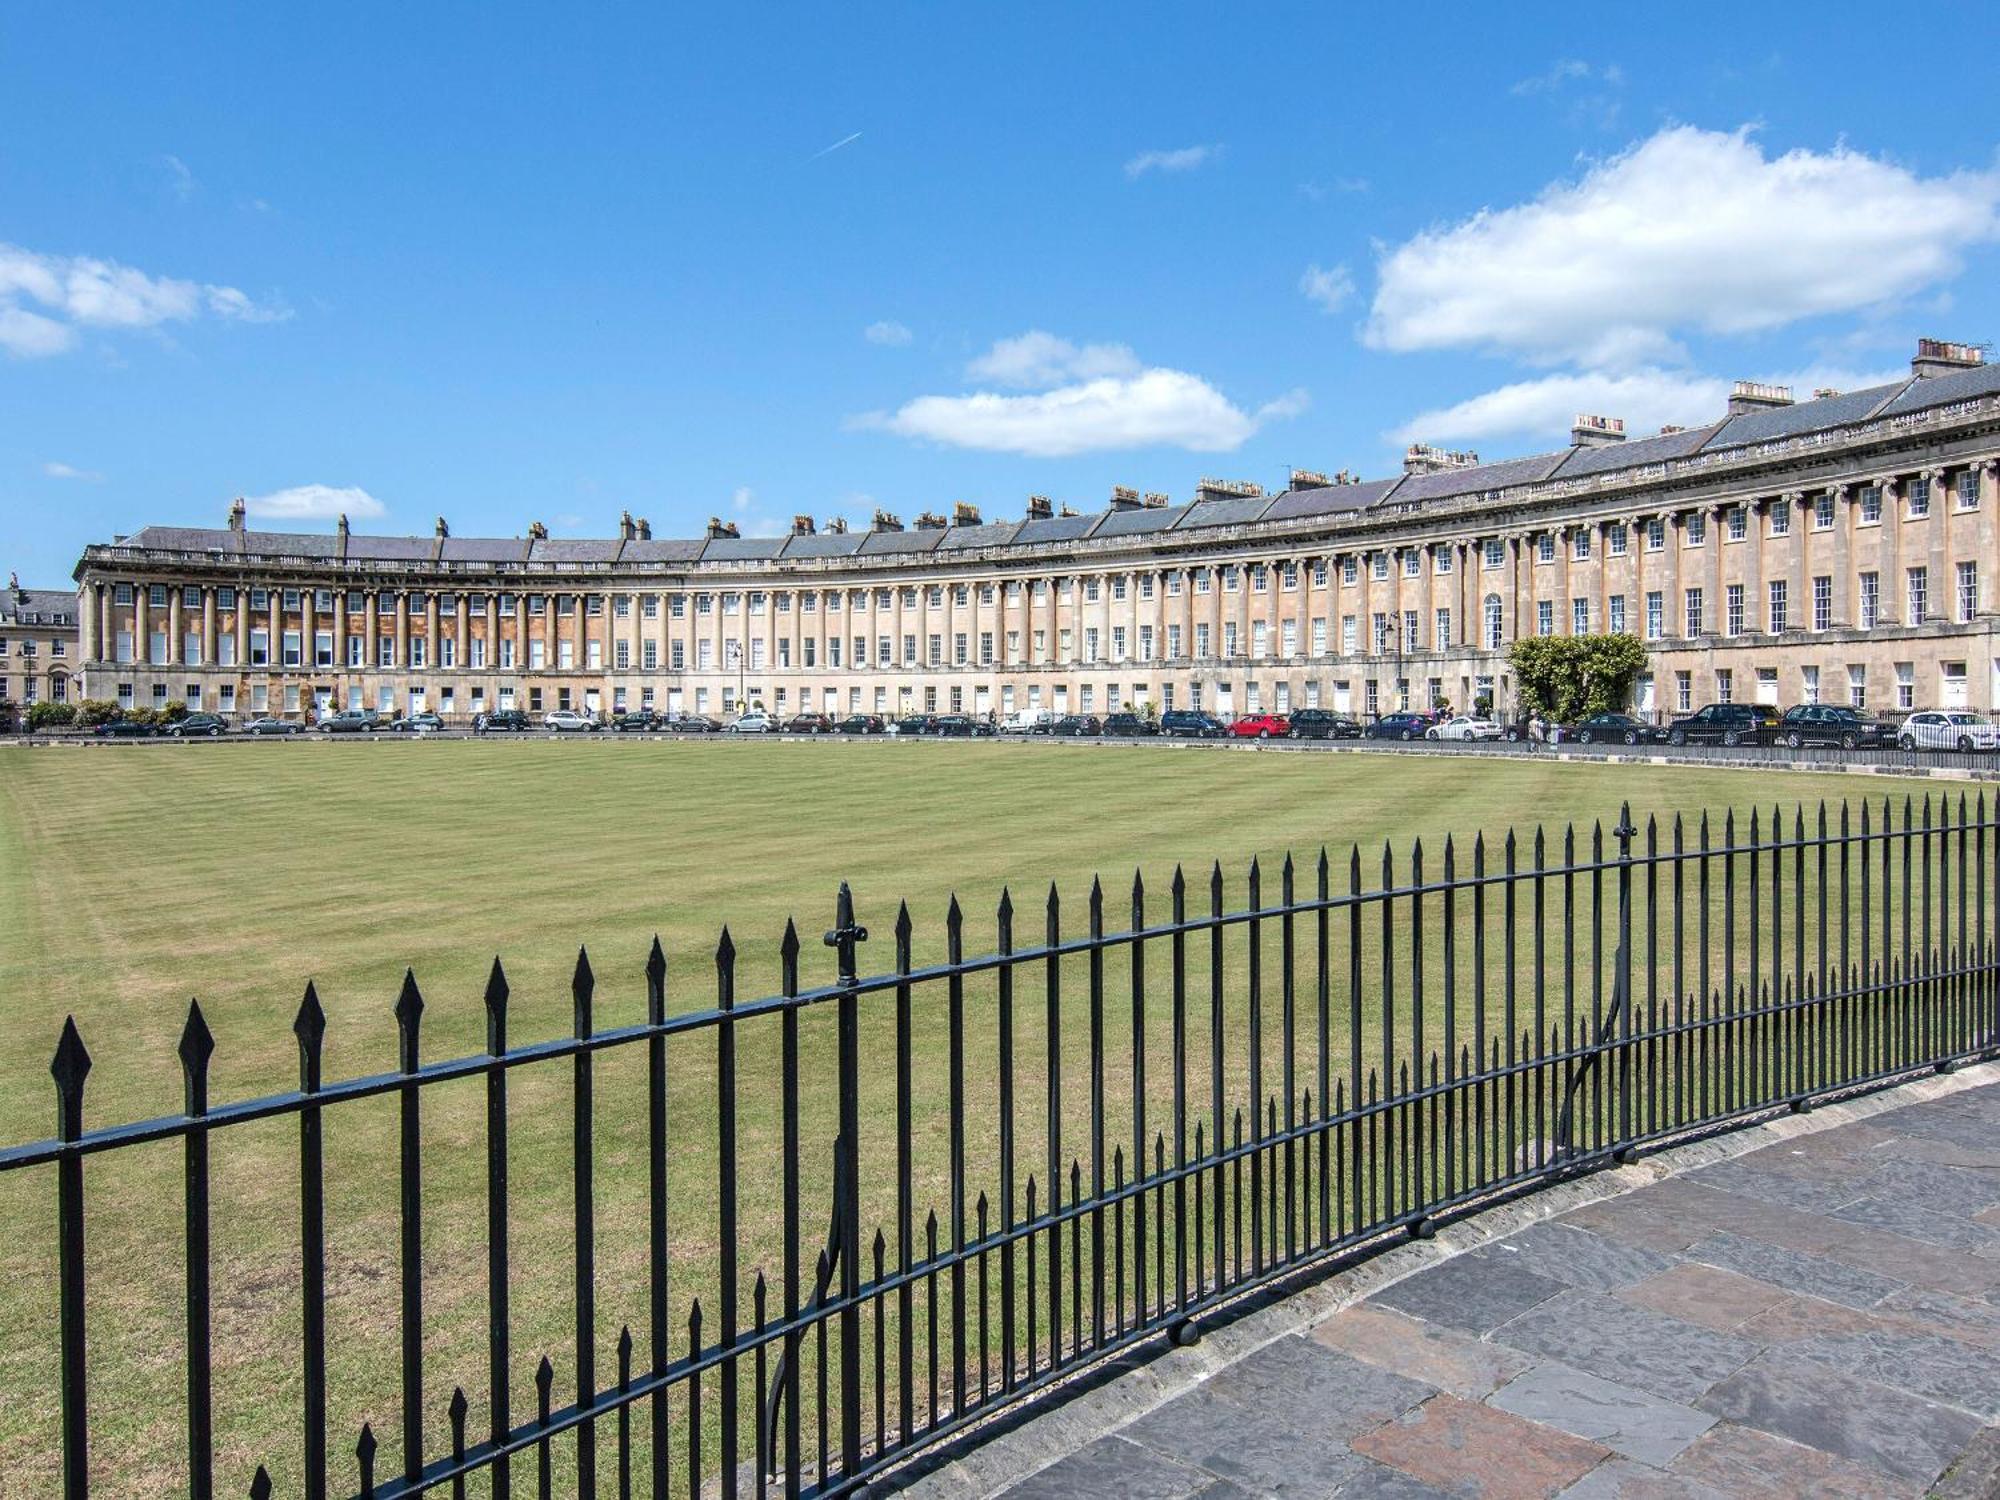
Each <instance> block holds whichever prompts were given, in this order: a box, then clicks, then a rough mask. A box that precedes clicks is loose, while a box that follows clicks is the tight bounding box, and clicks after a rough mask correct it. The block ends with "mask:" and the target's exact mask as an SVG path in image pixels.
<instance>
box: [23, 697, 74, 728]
mask: <svg viewBox="0 0 2000 1500" xmlns="http://www.w3.org/2000/svg"><path fill="white" fill-rule="evenodd" d="M75 722H76V709H75V707H74V706H72V705H71V704H68V703H31V704H29V705H28V728H29V729H30V730H31V731H33V730H42V729H61V728H63V727H65V726H67V725H70V724H74V723H75Z"/></svg>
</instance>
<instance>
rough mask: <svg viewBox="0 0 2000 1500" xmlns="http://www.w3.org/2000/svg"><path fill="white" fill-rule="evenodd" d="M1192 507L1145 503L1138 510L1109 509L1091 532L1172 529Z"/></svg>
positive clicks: (1110, 533) (1118, 533)
mask: <svg viewBox="0 0 2000 1500" xmlns="http://www.w3.org/2000/svg"><path fill="white" fill-rule="evenodd" d="M1191 508H1192V507H1190V506H1186V505H1145V506H1141V507H1140V508H1139V509H1137V510H1107V511H1105V512H1104V514H1103V516H1102V517H1101V518H1100V519H1099V521H1098V523H1097V527H1096V529H1095V530H1094V531H1092V532H1091V533H1090V534H1091V535H1092V536H1093V537H1099V536H1144V535H1146V534H1147V533H1149V532H1154V531H1170V530H1172V529H1173V527H1174V526H1176V525H1177V524H1179V522H1180V519H1181V518H1182V517H1183V516H1185V515H1186V514H1187V513H1188V511H1189V510H1190V509H1191Z"/></svg>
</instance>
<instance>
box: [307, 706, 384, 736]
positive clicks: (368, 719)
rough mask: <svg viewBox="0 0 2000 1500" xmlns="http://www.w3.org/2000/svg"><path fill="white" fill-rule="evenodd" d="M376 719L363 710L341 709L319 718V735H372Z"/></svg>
mask: <svg viewBox="0 0 2000 1500" xmlns="http://www.w3.org/2000/svg"><path fill="white" fill-rule="evenodd" d="M376 722H377V721H376V717H375V715H374V714H372V713H370V712H369V711H368V710H367V709H365V708H343V709H339V710H337V711H336V712H334V713H330V714H321V715H320V716H319V728H320V733H321V734H373V733H374V732H375V726H376Z"/></svg>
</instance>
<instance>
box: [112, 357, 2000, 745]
mask: <svg viewBox="0 0 2000 1500" xmlns="http://www.w3.org/2000/svg"><path fill="white" fill-rule="evenodd" d="M1912 364H1913V369H1912V373H1911V375H1910V376H1909V377H1907V378H1905V379H1900V380H1897V381H1894V382H1891V383H1890V384H1887V385H1882V386H1877V387H1874V388H1871V389H1868V390H1860V391H1849V392H1833V391H1820V392H1815V393H1814V394H1813V397H1812V399H1810V400H1804V401H1795V400H1793V399H1792V395H1791V393H1790V392H1789V391H1788V390H1785V389H1783V388H1780V387H1770V386H1759V385H1755V384H1751V383H1748V382H1745V383H1741V384H1739V385H1738V386H1737V388H1736V391H1735V393H1734V394H1733V395H1732V397H1731V398H1730V401H1729V405H1728V410H1727V412H1726V413H1721V414H1718V416H1717V419H1716V420H1715V421H1714V422H1712V423H1710V424H1709V425H1707V426H1704V427H1697V428H1687V429H1668V430H1664V431H1662V432H1660V433H1658V434H1655V435H1650V436H1646V437H1628V436H1627V435H1626V434H1625V432H1624V428H1623V424H1622V423H1620V422H1618V421H1617V420H1615V419H1612V418H1604V417H1579V418H1578V419H1577V424H1576V427H1575V429H1574V431H1573V433H1572V442H1571V445H1570V446H1568V447H1566V448H1562V449H1559V450H1557V451H1554V452H1550V453H1544V454H1538V455H1535V456H1533V457H1528V458H1517V459H1510V460H1507V461H1505V462H1500V463H1480V462H1479V461H1478V459H1477V456H1476V455H1473V454H1463V453H1447V452H1443V451H1440V450H1437V449H1433V448H1429V447H1424V446H1418V447H1414V448H1412V449H1411V450H1410V453H1409V456H1408V458H1407V459H1406V461H1405V464H1404V470H1405V471H1404V473H1402V474H1400V475H1397V476H1395V477H1392V478H1387V479H1375V480H1367V481H1356V480H1353V479H1351V478H1350V477H1349V476H1347V475H1344V474H1343V475H1339V476H1336V477H1335V478H1332V479H1328V478H1327V477H1325V476H1323V475H1317V474H1306V473H1297V474H1295V475H1294V476H1293V479H1292V483H1291V485H1290V487H1288V488H1287V489H1286V490H1285V491H1284V493H1282V494H1278V495H1266V494H1264V493H1263V492H1262V491H1261V490H1259V489H1258V488H1257V487H1256V486H1254V485H1248V484H1232V483H1226V482H1221V481H1215V480H1203V481H1202V482H1201V484H1200V486H1199V487H1198V488H1197V490H1196V493H1195V497H1194V499H1193V500H1191V501H1189V502H1186V503H1172V502H1170V501H1168V500H1167V498H1166V497H1164V496H1154V495H1147V496H1141V495H1138V494H1135V493H1132V492H1130V491H1123V490H1121V491H1117V492H1114V494H1113V497H1112V500H1111V505H1110V508H1109V509H1106V510H1102V511H1098V512H1095V513H1092V514H1085V515H1079V514H1074V513H1072V512H1070V511H1069V510H1068V509H1067V508H1066V507H1065V508H1061V509H1058V508H1057V507H1055V506H1053V505H1051V504H1050V502H1048V501H1047V500H1044V499H1041V498H1039V497H1037V498H1034V499H1031V500H1030V501H1029V502H1028V508H1027V515H1026V516H1025V517H1024V518H1022V519H1018V520H987V519H985V518H982V517H981V516H980V515H979V514H978V513H977V512H976V511H975V510H973V509H972V508H971V507H970V506H964V505H961V506H958V507H956V508H955V511H954V514H953V515H952V516H951V517H949V518H946V517H942V516H934V515H928V514H927V515H923V516H919V517H917V518H915V520H914V522H913V523H912V524H911V525H909V526H904V525H903V524H902V523H901V522H900V521H899V520H897V519H896V518H894V517H891V516H887V515H883V514H879V513H878V514H877V516H876V517H875V520H874V524H873V525H872V526H871V527H870V529H869V530H867V531H865V532H864V531H859V530H852V531H851V530H848V529H847V528H846V527H845V526H844V525H843V524H841V523H838V522H835V523H828V524H826V525H822V526H818V527H816V526H815V525H814V523H813V522H812V520H811V519H810V518H807V517H800V518H799V519H798V520H797V521H796V522H795V524H794V528H793V532H792V534H791V535H788V536H782V537H775V538H770V539H764V538H751V537H740V536H737V535H736V534H735V533H734V529H733V528H731V527H728V526H724V525H721V524H717V523H711V525H710V527H709V534H708V535H707V536H706V537H704V538H701V539H696V540H685V541H671V540H656V539H654V538H653V536H652V535H651V532H650V529H649V528H648V526H647V525H646V523H645V522H643V521H638V522H634V521H632V520H631V519H630V518H629V517H628V518H627V519H626V521H625V522H624V524H623V526H622V528H621V535H619V536H617V537H614V538H611V539H609V540H604V541H588V540H559V539H553V538H550V537H549V536H548V535H547V532H546V530H545V528H543V527H542V526H540V525H539V524H538V525H534V526H531V527H530V528H529V529H528V535H527V536H525V537H521V538H513V539H487V538H463V537H454V536H452V535H450V533H449V530H448V528H447V527H446V525H445V523H444V522H443V520H440V521H439V522H438V524H437V527H436V532H435V535H432V536H417V537H381V536H363V535H359V534H355V533H352V532H350V531H349V529H348V527H347V525H346V524H345V522H344V521H343V522H342V523H341V524H340V525H339V526H338V527H337V529H335V530H334V531H333V532H331V533H293V532H266V531H253V530H250V529H247V527H246V526H245V523H244V517H243V510H242V504H241V502H238V503H237V505H236V506H235V507H234V509H233V510H232V512H231V516H230V520H229V525H228V526H227V528H226V529H217V530H197V529H187V528H182V527H163V526H152V527H148V528H146V529H145V530H143V531H141V532H139V533H138V534H137V535H134V536H131V537H124V538H119V539H117V540H115V541H113V542H110V543H107V544H102V545H93V546H91V547H90V548H88V549H87V550H86V551H85V553H84V555H83V558H82V560H81V562H80V563H79V564H78V566H77V570H76V580H77V584H78V588H79V590H80V595H79V609H78V615H79V624H80V643H79V655H80V656H81V658H82V661H81V664H80V665H81V672H82V675H83V678H84V690H85V693H86V694H87V696H90V697H93V698H111V699H115V700H117V701H118V702H120V703H124V704H130V705H136V706H147V707H157V706H162V705H164V704H166V703H169V702H181V703H185V704H187V705H188V706H189V707H196V706H199V707H201V708H205V709H210V710H218V711H222V712H233V713H240V714H248V713H252V712H272V713H281V714H283V713H291V714H296V713H298V712H300V710H301V707H302V705H305V706H310V705H313V704H315V703H316V704H318V705H320V706H322V707H326V706H331V707H340V708H345V707H367V708H394V709H397V710H399V711H401V710H407V709H410V708H415V707H425V708H430V709H434V710H437V711H439V712H441V713H444V714H445V715H447V716H455V717H459V718H463V717H467V716H470V715H471V714H474V713H477V712H479V711H481V710H485V709H497V708H520V709H525V710H528V711H530V712H539V711H546V710H549V709H555V708H578V709H595V710H599V711H602V712H606V713H610V712H617V711H620V710H626V709H636V708H639V707H642V706H646V707H651V708H654V709H657V710H659V711H661V712H668V711H674V710H680V711H687V712H703V713H708V714H716V715H719V714H722V713H726V712H729V711H731V710H733V708H734V707H735V706H736V705H737V704H738V703H752V704H761V705H762V706H764V707H766V708H768V709H770V710H772V711H774V712H778V713H782V714H792V713H797V712H801V711H806V710H813V711H820V712H826V713H832V714H844V713H850V712H866V713H878V714H884V715H895V714H901V713H907V712H913V711H918V710H937V711H963V712H968V713H982V714H983V713H988V712H991V713H1000V714H1004V713H1009V712H1012V711H1015V710H1020V709H1027V708H1031V707H1040V708H1047V709H1053V710H1061V711H1070V712H1093V713H1105V712H1109V711H1111V710H1114V709H1120V708H1131V707H1135V706H1140V705H1151V706H1153V707H1154V708H1157V709H1165V708H1170V707H1171V708H1178V707H1201V708H1207V709H1210V710H1213V711H1215V712H1218V713H1224V714H1227V713H1242V712H1246V711H1250V710H1260V709H1261V710H1269V711H1284V710H1287V709H1292V708H1299V707H1305V706H1321V707H1327V708H1333V709H1339V710H1345V711H1349V712H1353V713H1357V714H1366V713H1369V712H1377V711H1384V712H1385V711H1387V710H1389V709H1391V708H1393V707H1396V706H1401V705H1404V704H1409V705H1417V706H1421V705H1427V704H1430V703H1433V702H1437V701H1449V702H1450V703H1452V704H1454V705H1459V706H1470V705H1472V704H1474V703H1476V702H1477V701H1478V700H1479V699H1480V698H1482V697H1491V699H1492V700H1493V704H1494V707H1495V709H1496V710H1497V711H1499V712H1502V713H1505V712H1507V711H1509V710H1510V708H1511V707H1512V702H1513V690H1512V684H1511V683H1510V681H1509V674H1508V668H1507V662H1506V655H1507V647H1508V645H1509V643H1510V642H1512V641H1513V640H1514V639H1515V638H1516V637H1517V636H1519V635H1522V634H1555V633H1569V632H1573V631H1574V632H1583V631H1592V632H1595V631H1619V630H1622V631H1629V632H1630V633H1632V634H1634V635H1636V636H1638V637H1640V638H1641V639H1642V640H1643V641H1644V642H1645V643H1646V646H1647V648H1648V653H1649V658H1650V667H1649V670H1648V672H1647V674H1646V676H1645V677H1644V678H1643V679H1642V680H1641V682H1640V684H1639V686H1638V689H1637V692H1636V697H1635V701H1634V703H1633V705H1632V706H1633V707H1634V708H1636V709H1639V710H1642V711H1653V712H1657V713H1661V714H1670V713H1673V712H1676V711H1679V710H1683V709H1686V708H1690V707H1692V706H1696V705H1699V704H1701V703H1704V702H1709V701H1712V700H1731V699H1733V700H1738V701H1753V700H1754V701H1763V702H1770V703H1781V704H1791V703H1797V702H1815V701H1819V702H1842V703H1847V702H1852V703H1858V704H1861V705H1863V706H1865V707H1867V708H1869V709H1894V708H1908V707H1916V706H1926V705H1931V706H1955V705H1960V704H1963V705H1966V706H1970V707H1974V708H1982V709H1983V708H1991V707H1994V706H1995V703H1996V700H1997V699H2000V640H1996V635H1995V629H1994V626H1995V616H1994V613H1993V609H1992V590H1993V582H1994V579H1995V577H1996V574H2000V537H1996V532H1995V526H1994V513H1995V510H1996V508H2000V487H1996V462H2000V367H1996V366H1988V365H1986V364H1984V363H1983V362H1982V359H1981V355H1980V353H1979V352H1978V351H1977V350H1976V349H1972V348H1969V347H1967V346H1964V345H1958V344H1948V343H1942V342H1938V341H1933V340H1925V341H1923V342H1922V343H1921V344H1920V346H1919V349H1918V354H1917V357H1916V359H1915V360H1914V361H1913V362H1912Z"/></svg>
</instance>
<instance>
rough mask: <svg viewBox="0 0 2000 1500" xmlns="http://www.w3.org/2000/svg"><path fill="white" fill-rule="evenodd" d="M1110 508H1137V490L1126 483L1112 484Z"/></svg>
mask: <svg viewBox="0 0 2000 1500" xmlns="http://www.w3.org/2000/svg"><path fill="white" fill-rule="evenodd" d="M1111 508H1112V509H1113V510H1137V509H1138V508H1139V492H1138V491H1137V490H1135V489H1132V488H1130V487H1129V486H1127V485H1122V484H1114V485H1112V486H1111Z"/></svg>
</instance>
